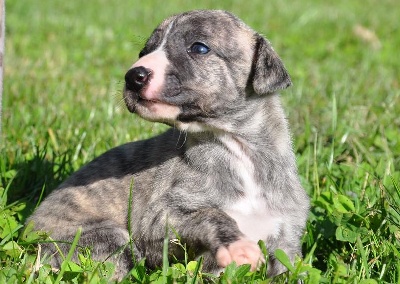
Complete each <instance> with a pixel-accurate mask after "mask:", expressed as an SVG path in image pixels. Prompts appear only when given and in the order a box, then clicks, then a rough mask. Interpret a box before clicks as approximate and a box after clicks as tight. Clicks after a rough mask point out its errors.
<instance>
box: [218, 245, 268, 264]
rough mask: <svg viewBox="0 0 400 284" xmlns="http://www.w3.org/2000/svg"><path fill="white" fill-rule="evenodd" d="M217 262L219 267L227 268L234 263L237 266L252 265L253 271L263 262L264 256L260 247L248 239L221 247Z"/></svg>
mask: <svg viewBox="0 0 400 284" xmlns="http://www.w3.org/2000/svg"><path fill="white" fill-rule="evenodd" d="M216 260H217V263H218V265H219V266H221V267H225V266H227V265H228V264H229V263H231V262H232V261H235V262H236V264H237V265H242V264H250V265H251V269H252V270H256V269H257V267H258V265H259V264H260V263H261V261H262V254H261V250H260V248H259V246H258V245H257V244H256V243H255V242H253V241H250V240H248V239H246V238H240V239H239V240H237V241H235V242H233V243H231V244H229V245H228V246H227V247H225V246H221V247H220V248H219V249H218V251H217V253H216Z"/></svg>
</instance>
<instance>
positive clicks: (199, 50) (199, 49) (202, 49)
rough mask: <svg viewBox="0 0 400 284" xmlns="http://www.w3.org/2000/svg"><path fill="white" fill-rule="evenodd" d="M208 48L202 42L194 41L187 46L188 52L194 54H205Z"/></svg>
mask: <svg viewBox="0 0 400 284" xmlns="http://www.w3.org/2000/svg"><path fill="white" fill-rule="evenodd" d="M209 51H210V48H209V47H208V46H207V45H205V44H204V43H202V42H195V43H193V44H192V46H191V47H189V48H188V52H191V53H196V54H207V53H208V52H209Z"/></svg>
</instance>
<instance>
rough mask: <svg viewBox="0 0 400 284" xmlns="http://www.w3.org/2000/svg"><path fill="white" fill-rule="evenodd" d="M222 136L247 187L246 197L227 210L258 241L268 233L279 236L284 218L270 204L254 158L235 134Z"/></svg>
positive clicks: (250, 236)
mask: <svg viewBox="0 0 400 284" xmlns="http://www.w3.org/2000/svg"><path fill="white" fill-rule="evenodd" d="M219 138H220V140H221V141H222V143H224V145H225V146H226V147H227V148H228V149H229V151H230V152H231V153H232V160H231V168H232V169H234V170H235V171H236V175H238V176H239V177H240V178H241V180H242V184H243V191H244V196H243V197H241V198H240V199H238V200H237V201H236V202H234V203H231V204H228V205H227V206H226V207H225V208H224V211H225V213H227V214H228V215H229V216H230V217H232V218H233V219H234V220H235V221H236V223H237V224H238V226H239V229H240V230H241V232H242V233H243V234H244V235H246V236H247V237H248V238H249V239H250V240H253V241H255V242H258V241H259V240H265V239H266V238H267V237H268V236H272V237H278V235H279V232H280V229H281V227H282V224H283V220H282V218H281V217H280V216H277V215H276V214H274V212H272V211H271V210H270V209H269V208H268V207H267V204H266V202H265V199H264V197H263V196H262V187H261V185H260V184H258V182H257V181H256V180H255V176H254V164H253V162H252V161H251V159H250V157H249V156H248V155H247V154H246V153H245V152H244V150H243V148H242V146H241V144H240V142H238V141H237V140H235V139H234V138H233V137H231V136H229V135H223V136H220V137H219Z"/></svg>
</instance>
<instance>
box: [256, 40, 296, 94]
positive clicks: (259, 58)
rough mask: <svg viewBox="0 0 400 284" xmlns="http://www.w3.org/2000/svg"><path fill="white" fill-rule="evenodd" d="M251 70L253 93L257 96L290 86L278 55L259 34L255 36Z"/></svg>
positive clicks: (288, 77)
mask: <svg viewBox="0 0 400 284" xmlns="http://www.w3.org/2000/svg"><path fill="white" fill-rule="evenodd" d="M252 68H253V70H252V78H251V80H252V81H251V82H252V84H253V89H254V91H255V92H256V93H257V94H259V95H261V94H268V93H273V92H276V91H278V90H282V89H286V88H287V87H289V86H290V85H291V84H292V81H291V80H290V76H289V74H288V72H287V71H286V69H285V66H283V63H282V61H281V59H280V58H279V56H278V54H277V53H276V52H275V51H274V49H273V48H272V46H271V44H270V43H269V42H267V41H266V40H265V39H264V38H263V37H262V36H260V35H259V34H257V35H256V44H255V50H254V58H253V67H252Z"/></svg>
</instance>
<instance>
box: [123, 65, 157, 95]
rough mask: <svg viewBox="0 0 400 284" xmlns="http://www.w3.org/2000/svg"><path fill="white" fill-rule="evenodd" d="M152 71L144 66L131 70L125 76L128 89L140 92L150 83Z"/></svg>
mask: <svg viewBox="0 0 400 284" xmlns="http://www.w3.org/2000/svg"><path fill="white" fill-rule="evenodd" d="M150 74H151V70H150V69H147V68H145V67H143V66H139V67H135V68H132V69H130V70H129V71H128V72H126V74H125V83H126V88H127V89H128V90H131V91H140V90H141V89H142V88H143V87H144V86H145V85H146V84H147V83H148V81H149V77H150Z"/></svg>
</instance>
